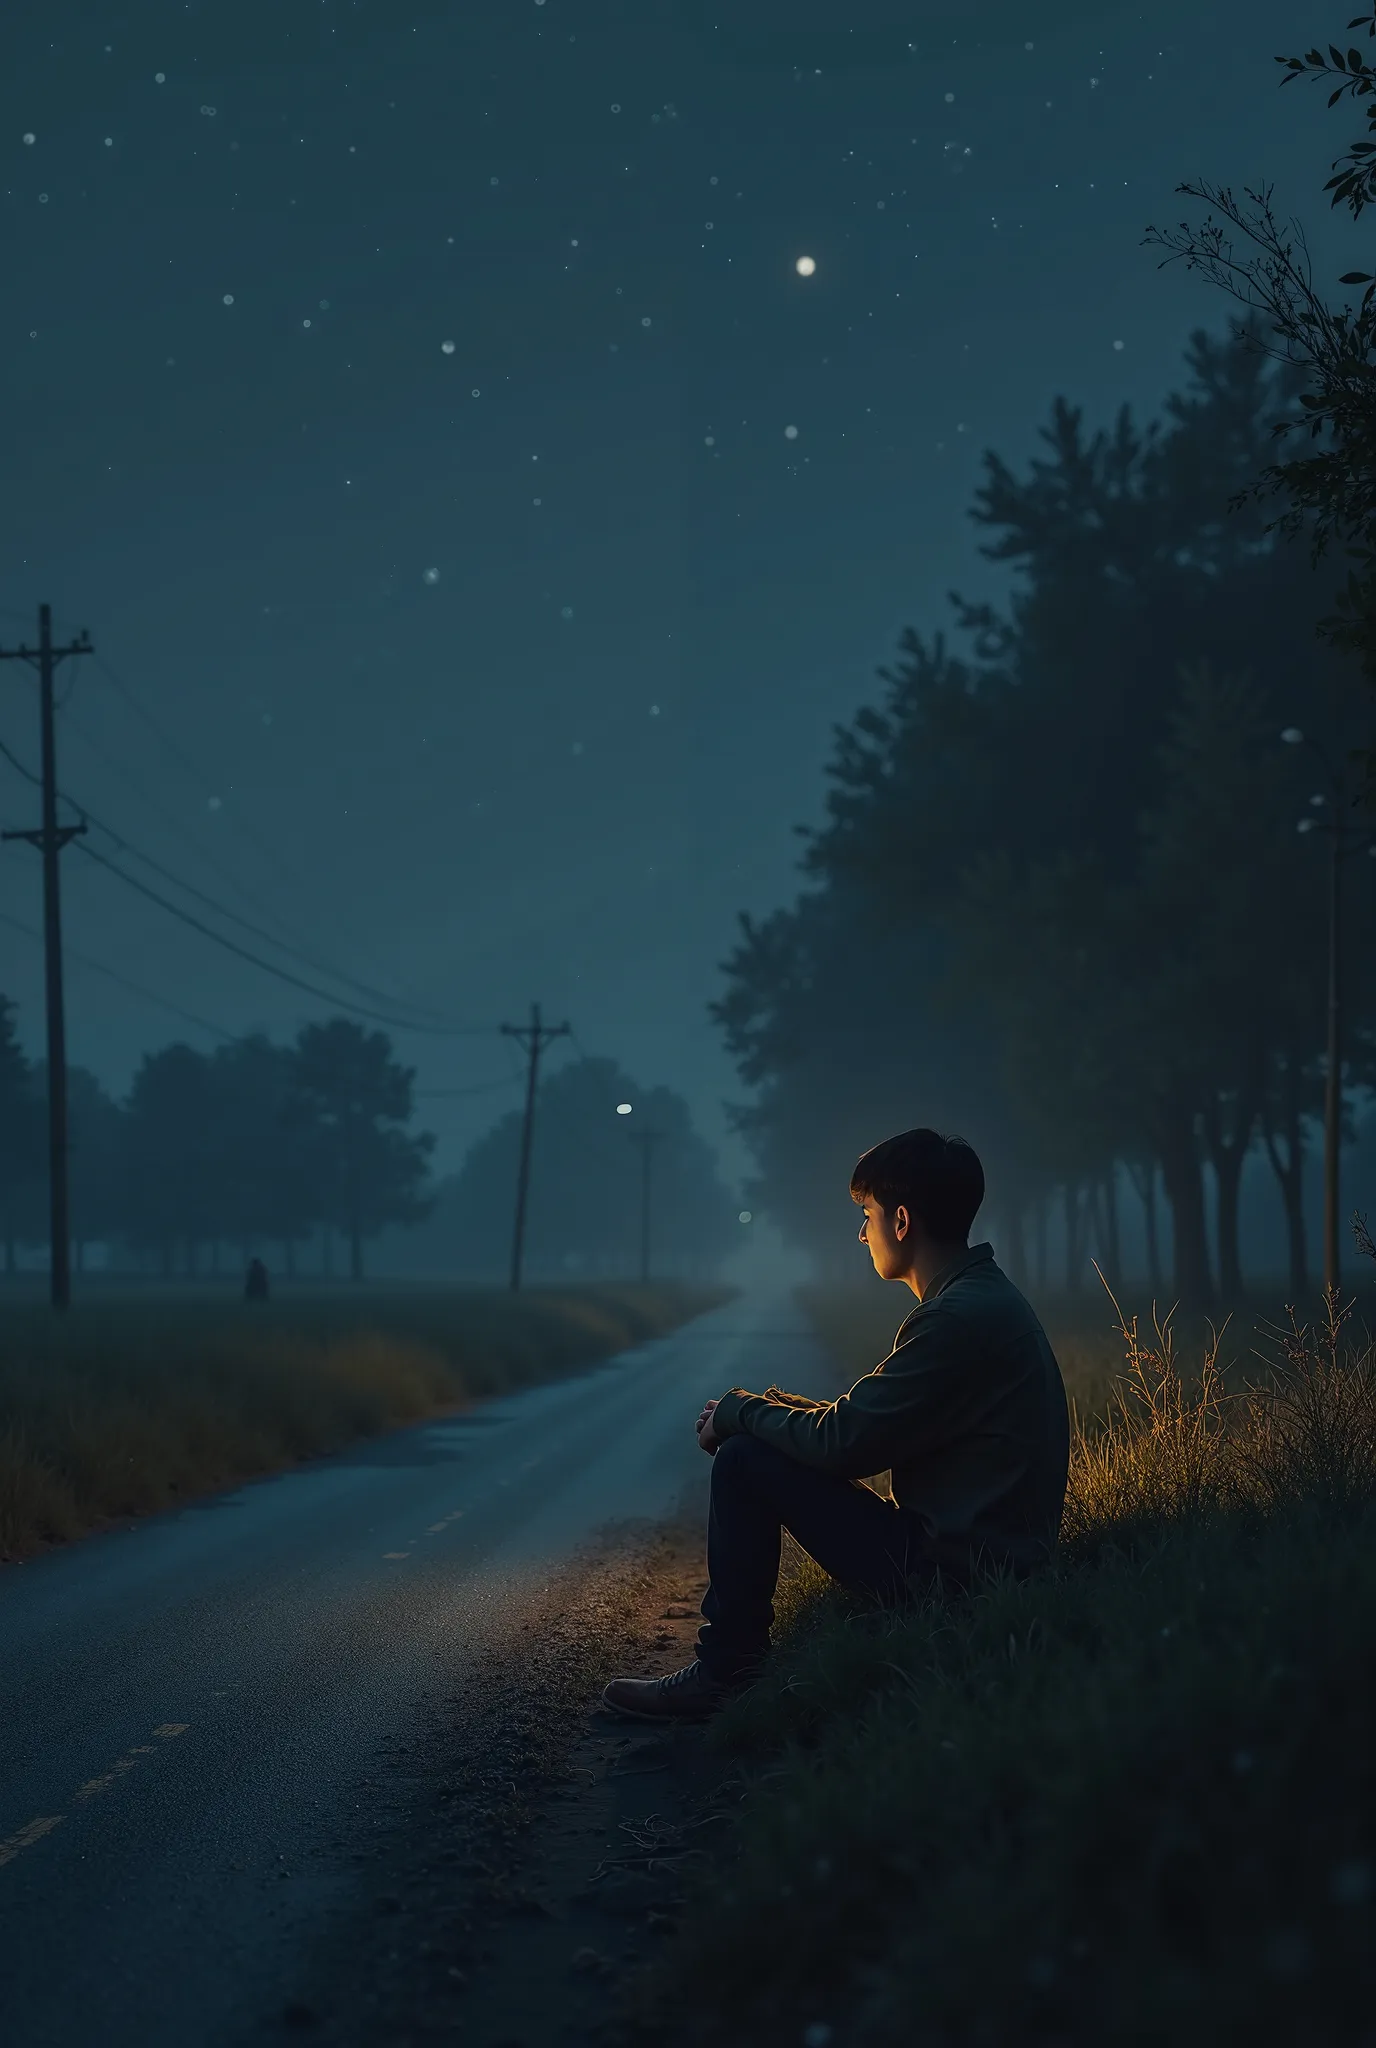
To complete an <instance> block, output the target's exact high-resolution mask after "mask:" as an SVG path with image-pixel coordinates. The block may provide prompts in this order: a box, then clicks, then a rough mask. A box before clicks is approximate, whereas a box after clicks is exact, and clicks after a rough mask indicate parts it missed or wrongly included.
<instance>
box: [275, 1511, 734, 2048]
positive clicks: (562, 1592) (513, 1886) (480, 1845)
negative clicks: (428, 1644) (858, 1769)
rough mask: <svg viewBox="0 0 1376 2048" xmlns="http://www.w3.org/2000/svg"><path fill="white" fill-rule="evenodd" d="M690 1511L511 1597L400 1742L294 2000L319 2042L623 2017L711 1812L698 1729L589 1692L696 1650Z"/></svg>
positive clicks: (697, 1583)
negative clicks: (348, 1897) (411, 1745)
mask: <svg viewBox="0 0 1376 2048" xmlns="http://www.w3.org/2000/svg"><path fill="white" fill-rule="evenodd" d="M705 1584H706V1580H705V1576H704V1568H703V1547H702V1534H701V1521H700V1519H699V1518H698V1517H696V1516H694V1517H693V1518H692V1519H691V1520H686V1521H684V1522H683V1523H681V1524H673V1525H670V1526H667V1527H661V1528H657V1529H650V1528H644V1527H640V1528H634V1529H623V1530H621V1531H619V1532H616V1533H615V1534H614V1535H612V1536H610V1537H609V1538H608V1539H607V1541H606V1542H605V1544H604V1545H603V1546H602V1547H601V1548H600V1549H599V1550H598V1551H596V1552H594V1553H592V1554H590V1555H587V1556H585V1557H583V1558H581V1559H578V1560H576V1561H574V1562H573V1563H571V1564H570V1566H569V1567H568V1568H567V1569H566V1570H565V1571H564V1572H563V1573H561V1574H559V1575H558V1576H557V1577H556V1578H555V1579H553V1580H551V1582H550V1584H549V1585H548V1586H547V1587H546V1588H545V1589H544V1590H543V1592H542V1593H541V1594H539V1595H538V1596H537V1597H536V1598H535V1599H534V1600H532V1601H531V1602H530V1604H529V1605H528V1606H527V1607H525V1608H524V1611H523V1618H522V1623H521V1626H520V1628H519V1630H518V1631H517V1636H516V1641H515V1643H514V1644H513V1646H512V1647H511V1648H504V1649H502V1650H501V1651H499V1652H492V1653H490V1654H487V1655H486V1656H484V1657H482V1658H481V1659H480V1660H479V1663H478V1666H477V1671H476V1676H475V1680H474V1683H473V1685H472V1687H471V1689H470V1693H469V1696H467V1697H464V1698H459V1699H456V1700H454V1701H453V1702H452V1703H451V1707H450V1710H449V1711H448V1712H447V1713H446V1715H445V1717H444V1719H443V1720H442V1722H441V1723H440V1725H439V1726H437V1728H436V1730H435V1733H434V1735H433V1738H432V1739H431V1740H430V1741H428V1742H427V1743H425V1744H423V1745H422V1746H421V1748H420V1749H419V1750H418V1751H417V1752H416V1753H415V1754H414V1755H413V1756H412V1757H411V1758H409V1759H408V1768H407V1774H406V1775H407V1783H406V1789H405V1791H404V1793H403V1796H402V1803H401V1806H400V1808H399V1809H398V1810H397V1811H395V1812H394V1814H393V1817H392V1819H391V1820H390V1821H389V1822H388V1824H387V1826H386V1828H385V1830H383V1831H382V1832H381V1833H380V1834H379V1835H378V1836H377V1838H376V1839H375V1840H374V1841H373V1843H372V1844H371V1846H368V1847H364V1848H361V1849H360V1850H359V1851H358V1852H357V1854H358V1856H359V1858H360V1860H361V1861H363V1862H364V1865H365V1868H364V1870H363V1872H362V1873H361V1875H362V1883H361V1885H360V1898H359V1902H358V1904H357V1906H356V1907H355V1908H353V1909H351V1911H350V1912H349V1914H348V1915H347V1917H346V1919H345V1921H343V1922H341V1923H339V1924H336V1925H335V1926H333V1927H332V1928H331V1929H330V1931H329V1934H328V1937H327V1939H326V1940H325V1941H324V1942H323V1943H322V1945H321V1947H320V1948H319V1950H318V1952H317V1953H315V1954H314V1955H313V1956H312V1957H311V1958H309V1959H308V1962H307V1964H306V1967H305V1968H304V1969H303V1973H302V1980H301V1986H300V1990H299V1993H298V1994H297V1996H295V1997H294V1998H293V1999H292V2000H290V2001H289V2002H288V2004H287V2006H286V2007H285V2009H284V2011H283V2013H282V2016H281V2019H282V2032H283V2035H284V2037H290V2036H297V2037H306V2036H309V2038H311V2039H313V2040H318V2041H320V2042H322V2043H328V2044H329V2048H383V2044H385V2048H411V2044H420V2043H429V2042H433V2041H435V2040H444V2039H451V2040H460V2039H461V2040H463V2041H464V2042H466V2043H471V2044H473V2048H546V2044H551V2048H552V2044H555V2043H565V2042H570V2041H577V2040H580V2039H581V2040H586V2039H592V2038H596V2039H602V2040H605V2039H607V2038H609V2036H611V2035H612V2034H616V2035H620V2034H621V2033H622V2032H623V2028H622V2026H621V2023H620V2022H619V2020H618V2018H617V2015H618V2014H620V2013H621V2012H623V2011H625V2010H626V2009H627V2008H628V2006H629V2005H630V2004H632V2003H633V2001H634V1992H635V1984H636V1979H637V1977H638V1974H639V1973H640V1971H641V1970H643V1969H644V1968H645V1967H646V1966H647V1964H649V1963H650V1962H651V1961H652V1960H653V1958H654V1955H655V1953H656V1950H657V1948H658V1947H659V1945H660V1944H661V1943H662V1941H663V1938H664V1936H665V1935H666V1934H668V1933H669V1932H670V1931H671V1930H672V1928H673V1925H674V1922H675V1917H676V1912H677V1906H678V1901H679V1895H680V1890H681V1886H682V1883H683V1880H684V1877H685V1876H686V1874H687V1873H688V1872H689V1870H690V1869H691V1868H692V1866H693V1864H694V1863H695V1862H696V1861H697V1860H698V1859H699V1858H700V1857H701V1855H702V1853H703V1851H702V1849H701V1847H700V1846H699V1845H700V1844H701V1843H702V1842H704V1840H705V1839H706V1838H707V1836H708V1834H709V1833H710V1830H711V1827H712V1825H713V1824H714V1815H715V1813H716V1812H717V1811H722V1812H724V1811H725V1810H726V1809H725V1808H724V1807H720V1805H719V1803H714V1798H713V1795H714V1793H715V1792H716V1791H717V1781H718V1780H719V1779H720V1778H721V1777H722V1776H723V1766H722V1762H721V1760H720V1759H719V1758H716V1757H713V1756H712V1755H711V1754H710V1753H709V1752H708V1751H707V1750H706V1748H705V1746H704V1742H703V1737H702V1733H701V1731H700V1730H697V1729H692V1728H689V1729H672V1730H661V1729H658V1728H655V1727H653V1726H646V1727H644V1728H642V1727H641V1726H640V1725H638V1724H636V1723H632V1722H626V1721H621V1720H618V1719H616V1718H614V1717H613V1716H611V1715H608V1714H606V1713H604V1712H603V1711H602V1709H601V1708H600V1707H599V1706H598V1705H597V1700H598V1695H599V1693H600V1691H601V1688H602V1686H603V1685H604V1684H605V1683H606V1681H607V1679H608V1678H609V1677H612V1676H614V1675H616V1674H618V1673H627V1672H629V1673H633V1674H637V1675H655V1674H657V1673H660V1672H662V1671H668V1670H672V1669H674V1668H675V1667H676V1666H677V1665H679V1664H682V1663H685V1662H687V1661H688V1659H689V1658H690V1657H691V1655H692V1651H693V1641H694V1637H695V1635H696V1632H697V1628H698V1612H697V1610H698V1603H699V1602H700V1600H701V1598H702V1593H703V1591H704V1588H705Z"/></svg>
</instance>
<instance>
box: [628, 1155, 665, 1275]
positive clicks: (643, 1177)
mask: <svg viewBox="0 0 1376 2048" xmlns="http://www.w3.org/2000/svg"><path fill="white" fill-rule="evenodd" d="M626 1135H627V1136H628V1137H629V1139H630V1141H631V1143H632V1144H633V1145H638V1146H639V1147H640V1278H641V1283H642V1285H643V1284H644V1283H645V1282H646V1281H647V1280H648V1279H649V1277H650V1175H651V1170H652V1168H653V1165H654V1156H655V1148H656V1146H658V1145H660V1144H662V1143H663V1140H664V1133H663V1131H628V1132H627V1134H626Z"/></svg>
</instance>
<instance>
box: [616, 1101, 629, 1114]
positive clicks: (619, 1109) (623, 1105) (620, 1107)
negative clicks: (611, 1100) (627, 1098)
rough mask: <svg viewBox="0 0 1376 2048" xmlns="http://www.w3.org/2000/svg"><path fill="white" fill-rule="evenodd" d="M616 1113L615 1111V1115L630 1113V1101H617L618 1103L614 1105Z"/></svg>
mask: <svg viewBox="0 0 1376 2048" xmlns="http://www.w3.org/2000/svg"><path fill="white" fill-rule="evenodd" d="M616 1113H617V1115H618V1116H629V1115H630V1113H631V1105H630V1103H629V1102H618V1103H617V1105H616Z"/></svg>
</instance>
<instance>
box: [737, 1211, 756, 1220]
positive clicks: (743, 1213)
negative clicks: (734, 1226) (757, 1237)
mask: <svg viewBox="0 0 1376 2048" xmlns="http://www.w3.org/2000/svg"><path fill="white" fill-rule="evenodd" d="M739 1221H740V1222H742V1223H750V1222H752V1221H753V1218H752V1216H751V1213H750V1211H749V1210H748V1209H742V1210H741V1213H740V1217H739Z"/></svg>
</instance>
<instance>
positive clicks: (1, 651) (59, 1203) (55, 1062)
mask: <svg viewBox="0 0 1376 2048" xmlns="http://www.w3.org/2000/svg"><path fill="white" fill-rule="evenodd" d="M91 652H92V648H91V641H90V636H89V634H87V633H82V634H81V635H80V636H79V637H78V638H77V639H76V640H74V641H72V643H71V645H70V646H67V647H54V646H53V614H52V606H51V605H46V604H41V605H40V606H39V607H38V646H37V647H36V648H33V647H26V646H24V645H23V644H22V643H21V645H20V646H18V647H0V661H26V662H28V664H29V666H30V668H35V669H37V671H38V685H39V699H38V701H39V721H40V732H41V743H42V768H43V823H42V824H41V825H40V826H39V828H38V830H37V831H36V832H6V833H4V834H3V835H0V836H3V837H4V838H6V839H27V841H28V842H29V844H30V846H36V847H37V848H38V850H39V852H40V853H41V854H42V856H43V972H44V986H45V991H46V996H47V1022H48V1219H49V1220H48V1243H49V1252H48V1265H49V1271H50V1275H51V1281H50V1290H49V1291H50V1296H51V1300H52V1305H53V1307H54V1308H62V1309H65V1308H66V1307H67V1305H68V1303H69V1302H70V1300H71V1298H72V1274H71V1230H70V1226H69V1224H68V1198H67V1028H66V1022H65V1019H64V1015H63V1008H62V900H61V895H60V890H59V875H58V858H57V857H58V855H59V854H60V853H61V851H62V849H63V847H64V846H66V845H68V844H69V843H70V842H71V841H72V840H73V839H75V838H77V837H78V836H79V835H80V834H81V833H83V832H84V831H85V830H86V825H85V821H84V820H83V822H82V823H81V824H80V825H59V824H58V822H57V737H56V731H55V723H54V717H53V677H54V675H55V674H56V671H57V664H58V663H59V662H60V661H65V660H66V658H67V656H68V655H71V654H90V653H91Z"/></svg>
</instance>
